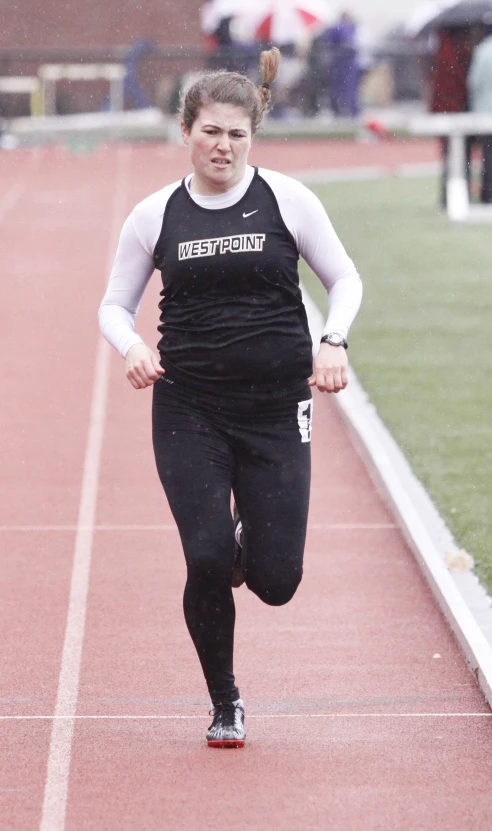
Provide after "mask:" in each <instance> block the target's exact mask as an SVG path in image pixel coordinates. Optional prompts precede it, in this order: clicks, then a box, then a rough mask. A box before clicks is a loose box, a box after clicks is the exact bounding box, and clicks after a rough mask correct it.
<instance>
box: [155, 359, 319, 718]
mask: <svg viewBox="0 0 492 831" xmlns="http://www.w3.org/2000/svg"><path fill="white" fill-rule="evenodd" d="M311 412H312V401H311V391H310V389H309V387H308V386H307V384H306V385H302V386H301V387H300V389H299V391H298V392H297V394H296V395H295V396H294V397H293V396H290V397H289V399H285V398H282V399H281V398H279V397H278V396H273V395H272V396H271V398H270V399H266V400H265V399H264V400H263V402H262V403H261V404H260V403H259V402H258V401H256V402H255V400H254V399H253V400H252V399H251V396H249V397H248V398H244V397H243V400H241V398H234V399H232V401H231V399H228V400H225V399H219V398H217V397H216V396H214V397H211V396H209V395H202V394H200V395H199V396H195V395H192V394H190V393H186V392H185V391H184V390H183V389H181V388H180V387H178V385H177V384H173V383H172V382H170V381H169V380H168V379H166V376H163V378H161V379H160V380H159V381H158V382H157V383H156V384H155V386H154V396H153V407H152V426H153V442H154V452H155V458H156V464H157V470H158V473H159V477H160V480H161V482H162V485H163V487H164V490H165V492H166V496H167V499H168V502H169V506H170V508H171V511H172V513H173V516H174V519H175V520H176V524H177V526H178V529H179V533H180V536H181V542H182V544H183V549H184V554H185V558H186V564H187V568H188V579H187V582H186V587H185V592H184V613H185V619H186V623H187V626H188V629H189V632H190V635H191V637H192V639H193V643H194V644H195V647H196V650H197V653H198V657H199V659H200V662H201V665H202V669H203V672H204V675H205V680H206V682H207V686H208V690H209V693H210V696H211V699H212V702H213V703H214V704H218V703H220V702H221V701H226V700H229V701H233V700H235V699H237V698H239V690H238V688H237V687H236V684H235V679H234V673H233V645H234V622H235V607H234V599H233V596H232V588H231V579H232V569H233V562H234V528H233V520H232V516H231V491H232V492H233V494H234V499H235V501H236V504H237V507H238V510H239V514H240V517H241V520H242V522H243V528H244V532H243V543H244V549H243V551H244V561H245V567H244V573H245V582H246V585H247V586H248V588H249V589H251V591H253V592H254V593H255V594H256V595H258V597H259V598H260V599H261V600H263V601H264V602H265V603H268V604H269V605H271V606H282V605H283V604H284V603H288V601H289V600H290V599H291V598H292V597H293V595H294V594H295V591H296V589H297V587H298V585H299V583H300V581H301V578H302V562H303V554H304V543H305V537H306V525H307V513H308V506H309V484H310V438H311Z"/></svg>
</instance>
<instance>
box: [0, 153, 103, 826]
mask: <svg viewBox="0 0 492 831" xmlns="http://www.w3.org/2000/svg"><path fill="white" fill-rule="evenodd" d="M11 158H12V159H13V160H14V162H15V158H17V160H18V162H19V163H23V169H24V170H25V172H26V173H28V174H29V181H28V187H27V188H26V190H25V191H24V192H23V193H22V195H20V197H19V198H18V200H17V201H16V202H15V204H11V206H10V208H9V210H8V211H7V213H6V214H5V215H4V217H3V221H2V227H1V233H0V241H1V242H0V244H1V247H2V265H3V268H4V273H5V274H6V275H8V279H7V280H5V281H4V284H3V303H4V305H5V308H8V309H9V316H8V317H7V319H6V320H5V327H4V330H3V334H4V336H5V343H6V344H8V352H7V351H6V352H5V354H4V360H3V364H2V380H3V385H4V390H7V391H8V395H4V396H3V398H2V408H1V412H0V435H1V437H2V438H1V443H2V460H3V473H4V475H3V477H2V479H1V483H0V506H1V507H0V545H1V547H2V559H3V560H4V561H5V565H4V567H3V568H2V581H1V583H0V625H1V626H2V633H3V637H2V640H1V643H0V660H1V663H2V681H1V693H0V714H2V715H16V716H22V715H27V716H29V715H38V714H47V715H49V714H52V713H53V711H54V708H55V700H56V694H57V684H58V676H59V669H60V655H61V647H62V644H63V637H64V629H65V623H66V613H67V603H68V593H69V588H70V579H71V570H72V561H73V551H74V543H75V534H74V533H73V531H71V530H67V531H63V532H61V533H60V532H56V533H50V532H37V531H34V530H31V529H32V528H33V526H38V525H41V526H45V525H48V526H49V525H50V524H51V525H60V526H62V527H68V528H70V527H73V526H74V524H76V522H77V511H78V502H79V498H80V483H81V475H82V462H83V456H84V442H85V438H86V434H87V427H88V420H89V410H90V407H89V405H90V388H91V382H92V377H91V375H92V371H93V370H92V366H91V362H92V361H93V358H94V355H95V349H96V342H97V341H96V333H97V327H96V322H95V314H94V310H95V308H97V302H98V299H99V297H100V288H99V287H98V286H96V285H94V281H93V278H92V274H91V269H92V268H93V267H94V263H97V262H98V259H99V258H100V257H101V252H104V255H107V229H106V227H105V224H104V221H103V220H104V216H105V213H106V210H107V207H109V206H110V204H111V201H112V199H113V191H114V172H115V158H114V156H113V155H112V154H110V155H109V156H108V157H104V154H100V155H99V154H98V156H97V157H96V158H93V159H89V158H87V157H82V158H80V157H74V156H71V155H69V154H68V153H67V152H66V151H65V150H64V149H63V148H50V149H44V150H42V151H36V153H34V154H33V155H32V158H33V159H34V160H35V161H36V163H35V164H34V163H33V164H31V165H30V164H29V160H28V158H27V159H26V154H25V152H20V153H18V154H13V156H12V157H11ZM14 167H15V164H14ZM95 205H96V206H97V208H96V209H95V207H94V206H95ZM98 211H99V212H100V214H99V217H98V216H97V214H98ZM81 216H82V217H84V216H85V220H84V221H85V227H86V228H87V229H88V232H89V231H90V234H91V241H92V244H91V247H90V250H89V249H88V247H87V244H86V240H85V239H83V238H82V237H81V234H80V217H81ZM102 267H104V266H102ZM91 333H92V334H91ZM9 526H14V527H15V528H17V529H19V530H16V531H12V532H9V531H5V530H3V529H5V528H6V527H9ZM50 730H51V725H50V723H49V722H43V723H41V722H40V723H36V722H26V723H24V722H21V721H18V720H17V721H15V722H14V721H2V723H1V726H0V731H1V737H2V743H3V745H4V746H5V745H7V746H8V747H9V755H8V767H7V768H4V770H3V774H2V779H1V780H0V795H1V798H0V817H1V820H0V822H1V824H2V828H3V827H5V828H15V829H17V828H19V829H25V828H28V827H29V828H31V827H37V822H38V821H39V815H40V811H41V801H42V800H41V798H42V792H43V785H44V780H45V776H46V760H47V755H48V747H49V739H50ZM34 815H36V817H37V818H36V820H35V821H34V822H33V816H34Z"/></svg>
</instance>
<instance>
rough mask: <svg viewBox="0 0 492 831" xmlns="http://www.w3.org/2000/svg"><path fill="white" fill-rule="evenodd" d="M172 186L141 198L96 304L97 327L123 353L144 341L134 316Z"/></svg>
mask: <svg viewBox="0 0 492 831" xmlns="http://www.w3.org/2000/svg"><path fill="white" fill-rule="evenodd" d="M178 184H179V183H178ZM175 187H176V185H171V186H169V188H164V190H162V191H159V192H158V193H156V194H152V196H149V197H148V199H145V200H144V201H143V202H140V203H139V205H137V206H136V208H134V210H133V211H132V213H131V214H130V216H129V217H128V219H127V220H126V222H125V223H124V225H123V228H122V231H121V235H120V241H119V244H118V249H117V251H116V256H115V260H114V263H113V268H112V269H111V275H110V278H109V283H108V288H107V290H106V294H105V295H104V297H103V300H102V303H101V306H100V308H99V327H100V329H101V332H102V334H103V335H104V337H105V338H106V340H107V341H109V343H110V344H111V346H114V348H115V349H117V350H118V352H119V353H120V355H122V356H123V357H125V356H126V353H127V352H128V350H129V349H130V347H132V346H134V345H135V344H136V343H143V341H142V338H141V337H140V335H138V334H137V333H136V332H135V318H136V316H137V313H138V308H139V305H140V301H141V299H142V295H143V293H144V291H145V288H146V286H147V283H148V282H149V279H150V277H151V275H152V272H153V271H154V268H155V266H154V259H153V251H154V247H155V245H156V243H157V240H158V239H159V234H160V230H161V227H162V219H163V215H164V210H165V206H166V203H167V199H168V198H169V196H170V194H171V193H172V192H173V190H174V188H175Z"/></svg>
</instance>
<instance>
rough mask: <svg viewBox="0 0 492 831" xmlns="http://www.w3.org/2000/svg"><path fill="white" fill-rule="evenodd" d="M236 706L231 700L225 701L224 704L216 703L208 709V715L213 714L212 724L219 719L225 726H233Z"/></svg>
mask: <svg viewBox="0 0 492 831" xmlns="http://www.w3.org/2000/svg"><path fill="white" fill-rule="evenodd" d="M237 706H238V705H237V704H233V702H232V701H227V702H225V703H224V704H217V705H216V706H215V707H213V709H212V710H210V712H209V715H210V716H213V723H214V724H215V722H216V721H218V720H219V719H220V721H222V723H223V724H224V725H225V726H227V727H234V724H235V720H236V707H237Z"/></svg>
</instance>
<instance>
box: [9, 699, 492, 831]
mask: <svg viewBox="0 0 492 831" xmlns="http://www.w3.org/2000/svg"><path fill="white" fill-rule="evenodd" d="M206 717H207V716H206V715H201V716H187V715H172V716H74V715H68V716H60V715H56V716H0V721H51V720H52V721H70V722H73V721H75V720H78V721H118V720H120V721H152V720H154V721H195V720H202V719H204V718H206ZM262 718H263V719H265V718H277V719H301V718H327V719H330V718H492V713H270V714H269V713H263V714H260V715H258V714H257V715H248V720H249V719H262ZM48 827H49V828H50V829H52V831H55V828H58V827H60V826H55V825H50V826H46V828H48Z"/></svg>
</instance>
